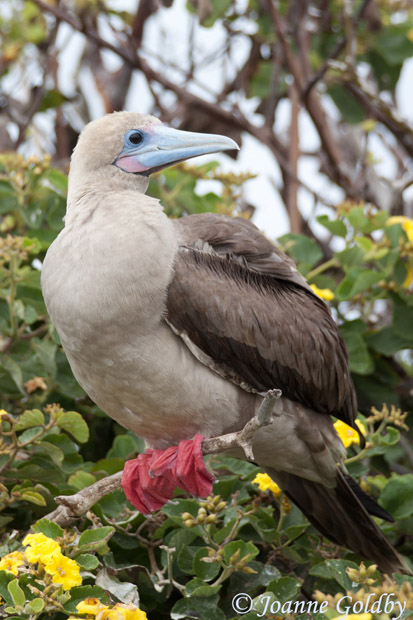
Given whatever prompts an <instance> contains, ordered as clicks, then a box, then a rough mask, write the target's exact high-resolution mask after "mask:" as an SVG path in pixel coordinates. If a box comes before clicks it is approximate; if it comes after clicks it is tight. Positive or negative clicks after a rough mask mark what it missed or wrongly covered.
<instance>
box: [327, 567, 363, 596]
mask: <svg viewBox="0 0 413 620" xmlns="http://www.w3.org/2000/svg"><path fill="white" fill-rule="evenodd" d="M325 565H326V567H327V568H328V570H329V571H330V575H331V576H332V577H333V579H335V580H336V581H337V583H339V584H340V586H341V587H342V588H344V589H345V590H351V589H352V585H353V582H352V581H351V579H350V577H349V576H348V575H347V573H346V568H348V567H350V568H356V569H358V566H357V564H355V563H354V562H349V561H348V560H326V561H325Z"/></svg>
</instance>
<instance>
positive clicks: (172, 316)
mask: <svg viewBox="0 0 413 620" xmlns="http://www.w3.org/2000/svg"><path fill="white" fill-rule="evenodd" d="M176 226H177V228H178V237H180V238H181V239H182V243H185V245H182V246H181V247H180V248H179V251H178V254H177V257H176V259H175V277H174V278H173V280H172V282H171V284H170V286H169V293H168V301H167V308H168V321H169V322H170V323H171V325H173V326H174V327H175V329H176V330H177V331H178V332H181V333H185V334H186V335H187V336H188V337H189V338H190V339H191V340H192V342H193V343H194V344H196V345H197V346H198V347H199V348H200V349H202V351H204V353H206V354H207V355H209V356H210V357H211V358H212V359H213V360H214V361H215V363H217V364H218V365H219V367H220V369H221V370H222V372H223V374H226V376H227V377H228V378H229V379H231V380H233V381H235V382H238V383H241V382H243V383H245V384H247V385H248V386H250V389H252V390H255V391H257V392H263V391H266V390H269V389H271V388H273V387H277V388H279V389H281V390H282V392H283V394H284V396H286V397H287V398H290V399H292V400H294V401H298V402H300V403H302V404H303V405H307V406H309V407H311V408H312V409H314V410H315V411H319V412H320V413H327V414H330V415H334V416H335V417H336V418H339V419H341V420H343V422H346V423H347V424H348V425H349V426H352V427H353V428H355V429H356V430H358V429H357V426H356V425H355V423H354V420H355V418H356V415H357V402H356V397H355V391H354V386H353V382H352V379H351V375H350V371H349V368H348V363H347V352H346V348H345V345H344V342H343V339H342V337H341V335H340V332H339V331H338V329H337V326H336V324H335V323H334V321H333V319H332V317H331V315H330V311H329V309H328V307H327V306H326V304H325V303H324V302H323V301H322V300H321V299H320V298H319V297H318V296H317V295H315V294H314V293H313V291H312V290H311V288H310V287H309V286H308V284H307V283H306V281H305V280H304V278H303V277H302V276H301V275H300V274H299V273H298V271H297V269H296V268H295V265H294V263H293V262H292V261H291V260H290V259H289V258H288V257H287V256H286V255H285V254H283V253H282V252H280V250H278V249H277V248H276V247H275V246H274V245H273V244H272V243H270V241H268V240H267V239H266V238H265V237H264V236H263V235H262V234H261V233H260V232H259V230H258V229H257V228H256V226H255V225H254V224H252V223H251V222H249V221H246V220H244V219H242V218H228V217H225V216H218V215H213V214H208V215H200V216H196V215H195V216H191V217H186V218H182V219H181V220H178V221H177V222H176Z"/></svg>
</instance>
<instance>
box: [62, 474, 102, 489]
mask: <svg viewBox="0 0 413 620" xmlns="http://www.w3.org/2000/svg"><path fill="white" fill-rule="evenodd" d="M94 482H96V478H95V476H93V474H90V473H89V472H87V471H82V470H81V469H79V470H78V471H77V472H75V473H74V474H73V475H72V476H70V478H69V480H68V483H69V484H70V486H71V487H74V488H75V489H76V490H77V491H81V490H82V489H85V488H86V487H89V486H90V485H91V484H93V483H94Z"/></svg>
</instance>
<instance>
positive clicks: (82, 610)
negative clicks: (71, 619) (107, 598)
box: [76, 597, 109, 616]
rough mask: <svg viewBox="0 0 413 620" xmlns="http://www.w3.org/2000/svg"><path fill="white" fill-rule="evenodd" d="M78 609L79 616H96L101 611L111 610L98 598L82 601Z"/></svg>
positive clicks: (77, 606)
mask: <svg viewBox="0 0 413 620" xmlns="http://www.w3.org/2000/svg"><path fill="white" fill-rule="evenodd" d="M76 609H77V611H78V613H79V614H88V615H89V616H96V614H97V613H98V612H99V611H102V610H104V609H109V608H108V606H107V605H104V604H103V603H101V602H100V600H99V599H98V598H92V597H89V598H86V599H85V600H84V601H80V603H78V604H77V605H76Z"/></svg>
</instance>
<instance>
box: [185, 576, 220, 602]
mask: <svg viewBox="0 0 413 620" xmlns="http://www.w3.org/2000/svg"><path fill="white" fill-rule="evenodd" d="M220 589H221V586H219V585H218V586H209V585H207V584H206V583H204V581H203V580H202V579H200V578H199V577H195V578H194V579H191V581H188V583H187V584H186V586H185V591H186V593H187V595H188V596H204V597H208V596H214V595H215V594H217V593H218V592H219V591H220Z"/></svg>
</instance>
